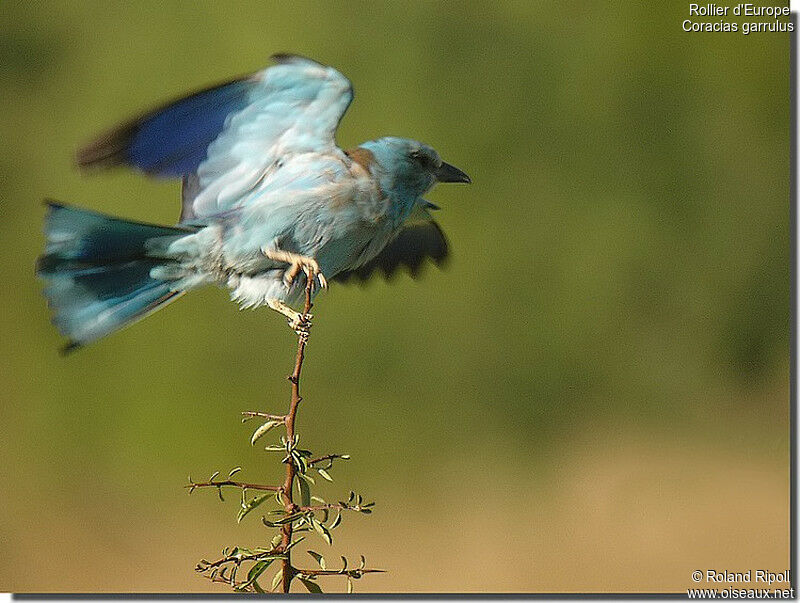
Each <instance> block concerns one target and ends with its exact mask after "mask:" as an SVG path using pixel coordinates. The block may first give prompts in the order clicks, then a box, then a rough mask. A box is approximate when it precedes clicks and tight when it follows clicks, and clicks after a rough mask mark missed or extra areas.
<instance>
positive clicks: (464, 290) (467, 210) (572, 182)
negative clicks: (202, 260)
mask: <svg viewBox="0 0 800 603" xmlns="http://www.w3.org/2000/svg"><path fill="white" fill-rule="evenodd" d="M687 10H688V9H687V4H686V3H683V2H667V3H660V4H658V5H656V4H654V3H650V4H644V5H639V4H638V3H622V2H618V3H598V4H596V5H595V4H591V5H590V4H585V3H561V2H548V3H543V2H542V3H536V2H524V1H518V2H509V1H501V2H492V3H476V2H471V3H438V2H437V3H434V2H412V3H368V2H337V3H327V2H326V3H322V2H313V3H309V2H292V3H285V2H282V3H279V2H191V3H189V2H184V3H181V2H163V1H161V2H151V1H146V2H144V1H143V2H137V3H105V2H58V3H29V2H19V1H8V0H7V1H5V2H3V3H2V4H1V5H0V23H1V24H2V25H1V26H0V78H2V82H3V84H2V90H3V92H2V94H0V110H1V111H2V118H1V119H0V128H2V130H0V133H1V134H2V140H3V141H4V144H3V145H2V147H0V207H2V218H3V221H2V232H3V234H2V236H1V237H0V253H2V256H3V258H4V261H3V262H0V276H2V279H3V283H4V285H3V287H2V289H1V290H0V303H1V304H2V308H3V312H2V317H1V318H0V329H2V330H1V331H0V333H1V334H2V338H3V341H4V342H5V345H3V346H2V347H1V348H0V363H2V366H3V370H2V372H0V392H2V393H0V396H2V404H0V424H1V425H2V430H3V433H2V438H0V455H2V459H3V462H2V464H0V481H2V484H3V486H2V488H0V505H1V506H2V508H3V509H4V511H3V513H2V514H0V556H1V557H2V559H3V563H2V564H0V587H2V589H4V590H13V591H74V590H78V591H94V590H99V591H210V592H225V590H224V588H223V587H221V586H219V585H212V584H210V583H208V582H206V581H205V580H203V579H202V578H199V577H197V576H195V575H194V573H193V571H192V568H193V566H194V563H195V562H196V561H197V560H199V559H200V558H201V557H206V558H209V559H210V558H213V557H214V556H215V555H217V554H218V553H219V551H220V549H221V548H222V547H223V546H226V545H233V544H241V545H245V546H248V545H253V546H255V545H259V544H265V543H266V542H268V539H267V531H266V530H265V529H264V528H263V526H261V525H260V523H259V522H258V518H257V517H250V518H248V519H247V520H245V521H244V522H243V523H242V524H240V525H237V524H236V522H235V513H236V509H237V506H238V501H237V500H236V496H235V494H234V493H231V495H230V496H229V497H228V498H229V499H230V500H229V501H228V502H227V503H226V504H222V503H220V502H218V501H217V499H216V497H215V495H214V493H213V492H197V493H195V495H193V496H192V497H188V496H187V495H186V492H185V491H184V490H183V489H182V485H183V484H184V483H185V482H186V476H187V474H191V475H192V476H193V477H195V478H197V479H200V478H204V477H206V476H207V475H209V474H211V473H212V472H213V471H214V470H217V469H219V470H222V471H227V470H228V469H230V468H231V467H233V466H236V465H241V466H243V467H244V472H243V473H242V476H243V477H246V478H248V479H250V480H252V481H267V482H269V481H270V480H272V479H273V478H274V476H275V475H276V474H277V473H278V472H280V471H282V469H281V468H280V467H278V466H277V463H276V462H275V458H274V457H271V456H267V455H266V453H263V452H260V449H259V448H258V447H256V448H251V447H250V445H249V442H248V438H249V434H250V432H251V428H250V425H249V424H248V425H246V426H243V425H242V424H241V423H240V422H239V412H240V411H242V410H256V409H257V410H263V411H271V412H280V411H282V410H283V409H284V408H285V406H286V403H287V401H288V385H287V383H286V381H285V379H284V377H285V375H287V374H288V372H289V371H290V368H291V363H292V360H293V349H294V339H293V337H292V336H291V333H290V332H289V330H288V329H287V328H286V327H285V325H284V322H283V320H282V319H280V318H279V317H277V316H276V315H275V314H274V313H272V312H270V311H268V310H260V311H245V312H240V311H239V310H238V309H237V307H236V306H235V305H234V304H232V303H230V302H229V301H228V299H227V295H226V293H225V292H223V291H219V290H207V291H203V292H201V293H198V294H192V295H191V296H188V297H187V298H186V299H184V300H182V301H181V302H180V303H178V304H175V305H173V306H170V307H169V308H167V309H166V310H164V311H163V312H160V313H158V314H156V315H154V316H152V317H150V318H148V319H147V320H146V321H144V322H142V323H140V324H137V325H135V326H134V327H132V328H130V329H127V330H125V331H123V332H121V333H119V334H116V335H114V336H113V337H111V338H109V339H107V340H104V341H101V342H99V343H97V344H96V345H92V346H90V347H88V348H87V349H85V350H82V351H80V352H78V353H76V354H74V355H72V356H70V357H67V358H62V357H60V356H59V355H58V354H57V349H58V347H59V345H60V343H61V341H60V338H59V336H58V334H57V333H56V331H55V329H54V328H53V327H51V326H50V325H49V323H48V312H47V308H46V306H45V303H44V300H43V299H42V297H41V296H40V289H41V285H40V283H38V282H37V281H36V279H35V278H34V276H33V264H34V260H35V257H36V255H37V254H38V253H39V251H40V250H41V248H42V243H43V239H42V235H41V234H40V233H41V221H42V217H43V214H44V209H43V207H42V204H41V200H42V199H43V198H45V197H55V198H57V199H59V200H64V201H68V202H71V203H76V204H80V205H83V206H86V207H90V208H94V209H98V210H101V211H105V212H108V213H112V214H118V215H122V216H125V217H129V218H134V219H141V220H147V221H153V222H163V223H173V222H174V221H175V220H176V219H177V216H178V206H179V202H178V199H179V186H178V184H176V183H174V182H154V181H149V180H147V179H145V178H142V177H140V176H137V175H135V174H128V173H125V172H123V171H119V172H113V173H110V174H106V175H98V176H84V175H81V174H79V173H78V172H77V170H76V169H75V168H74V166H73V162H72V158H73V153H74V151H75V149H76V148H77V147H78V146H79V145H80V144H82V143H83V142H86V141H87V140H88V139H89V138H91V137H92V136H93V135H95V134H97V133H98V132H99V131H102V130H104V129H105V128H107V127H109V126H112V125H114V124H115V123H117V122H119V121H121V120H123V119H125V118H127V117H129V116H131V115H133V114H135V113H137V112H138V111H140V110H143V109H146V108H148V107H150V106H152V105H154V104H157V103H159V102H161V101H164V100H166V99H170V98H172V97H174V96H177V95H180V94H182V93H184V92H186V91H189V90H193V89H196V88H198V87H202V86H204V85H206V84H209V83H213V82H216V81H220V80H224V79H226V78H228V77H230V76H232V75H236V74H240V73H246V72H249V71H254V70H257V69H260V68H262V67H263V66H264V65H266V64H267V61H268V57H269V55H271V54H272V53H274V52H278V51H292V52H297V53H301V54H305V55H308V56H311V57H314V58H316V59H318V60H320V61H322V62H325V63H328V64H331V65H334V66H336V67H337V68H339V69H340V70H341V71H342V72H343V73H345V74H346V75H347V76H348V77H349V78H350V79H351V80H352V81H353V83H354V86H355V90H356V97H355V101H354V103H353V105H352V106H351V108H350V111H349V112H348V114H347V116H346V117H345V119H344V121H343V123H342V125H341V128H340V130H339V134H338V140H339V142H340V144H341V145H342V146H344V147H349V146H354V145H355V144H357V143H358V142H360V141H363V140H366V139H370V138H374V137H377V136H381V135H387V134H394V135H400V136H409V137H413V138H417V139H421V140H424V141H426V142H428V143H430V144H431V145H433V146H434V147H436V148H437V149H438V150H439V151H440V152H441V154H442V156H443V157H444V158H445V159H447V160H448V161H450V162H452V163H453V164H455V165H457V166H459V167H461V168H463V169H464V170H465V171H466V172H467V173H469V174H470V175H471V176H472V179H473V181H474V184H473V185H472V186H470V187H458V186H441V187H439V188H437V189H436V190H435V191H434V192H433V193H431V194H430V195H429V198H430V199H431V200H432V201H435V202H436V203H437V204H439V205H441V206H442V207H443V210H442V211H441V212H440V213H439V214H438V216H439V220H440V222H441V224H442V226H443V227H444V228H445V230H446V231H447V233H448V235H449V237H450V241H451V245H452V261H451V263H450V265H449V268H448V269H447V270H446V271H443V272H440V271H437V270H435V269H428V270H427V271H426V273H425V274H424V276H423V278H421V279H419V280H417V281H414V280H412V279H410V278H409V277H408V276H405V275H403V276H401V277H400V278H397V279H395V281H394V282H393V283H391V284H386V283H384V282H373V283H371V284H369V285H368V286H366V287H364V288H359V287H345V286H334V287H333V288H332V289H331V290H330V292H329V293H327V294H324V295H322V296H320V298H319V300H318V303H317V306H316V309H315V314H316V316H317V320H316V324H315V330H314V336H313V338H312V343H311V346H310V349H309V353H308V356H307V364H306V367H305V373H304V375H305V381H304V383H303V393H304V396H305V398H306V400H307V402H306V403H304V406H303V407H302V409H301V412H300V419H299V429H300V433H301V434H302V443H304V444H305V445H307V446H310V447H312V448H313V449H314V450H315V451H319V452H320V453H323V452H347V453H349V454H351V455H352V457H353V460H352V461H350V462H349V463H347V464H344V465H340V466H339V469H338V471H336V472H335V473H334V477H335V478H336V482H335V483H334V484H326V485H325V486H324V487H323V488H322V492H321V493H322V494H323V495H324V496H329V497H330V498H334V499H335V498H336V497H341V496H342V495H343V493H344V495H346V492H347V491H348V490H349V489H350V488H351V487H352V488H354V489H356V490H357V491H359V492H363V493H364V494H365V495H366V496H367V497H369V498H371V499H373V498H374V499H375V500H376V501H377V503H378V505H377V507H376V512H375V513H374V514H373V515H371V516H369V517H361V516H359V517H355V518H353V519H351V520H350V521H345V523H344V525H343V526H342V528H340V529H339V530H338V532H339V537H338V539H337V540H336V541H334V548H335V549H336V552H334V551H331V552H328V547H327V545H324V544H321V543H314V544H315V545H316V546H314V547H313V548H316V549H318V550H321V551H322V552H324V553H327V554H328V555H329V556H332V555H336V554H337V552H338V553H344V554H347V555H353V556H355V557H356V558H357V555H358V554H359V553H365V554H366V555H367V558H368V560H369V561H370V562H371V563H372V564H374V565H375V566H377V567H383V568H386V569H389V570H390V572H389V573H387V574H384V575H379V576H370V577H367V578H365V579H364V580H361V581H360V582H359V583H358V584H356V589H357V590H360V591H606V592H608V591H665V590H673V591H677V590H680V589H683V588H686V587H687V586H690V585H691V582H690V580H689V575H690V572H691V571H692V570H694V569H698V568H699V569H705V568H712V567H716V568H717V569H728V570H730V571H743V570H746V569H751V568H752V569H756V568H765V569H771V570H776V571H779V570H783V569H786V567H787V566H788V553H789V536H788V534H789V531H788V520H789V500H788V495H789V421H788V412H789V402H788V383H789V379H788V367H789V340H788V329H789V317H790V314H789V165H790V164H789V123H790V122H789V118H790V112H789V76H788V74H789V39H788V36H787V34H769V33H760V34H752V35H749V36H744V35H742V34H740V33H739V34H720V33H717V34H697V33H686V32H684V31H682V30H681V26H680V24H681V21H682V20H683V19H685V18H687V16H688V15H687ZM333 558H336V557H335V556H334V557H333ZM309 561H310V558H309ZM329 588H330V590H341V589H343V588H344V585H343V584H339V583H337V582H336V581H333V582H331V583H330V585H329Z"/></svg>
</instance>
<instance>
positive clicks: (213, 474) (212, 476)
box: [208, 471, 219, 482]
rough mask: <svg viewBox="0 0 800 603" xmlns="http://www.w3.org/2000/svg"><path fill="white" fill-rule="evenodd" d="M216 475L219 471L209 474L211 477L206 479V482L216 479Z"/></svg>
mask: <svg viewBox="0 0 800 603" xmlns="http://www.w3.org/2000/svg"><path fill="white" fill-rule="evenodd" d="M218 475H219V471H215V472H214V473H212V474H211V477H209V478H208V481H210V482H213V481H214V478H215V477H217V476H218Z"/></svg>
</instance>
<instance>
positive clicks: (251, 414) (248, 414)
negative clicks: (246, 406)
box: [242, 410, 286, 423]
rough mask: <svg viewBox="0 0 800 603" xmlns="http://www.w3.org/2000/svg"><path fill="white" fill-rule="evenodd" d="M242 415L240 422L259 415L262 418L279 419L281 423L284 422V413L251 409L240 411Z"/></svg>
mask: <svg viewBox="0 0 800 603" xmlns="http://www.w3.org/2000/svg"><path fill="white" fill-rule="evenodd" d="M242 414H243V415H244V417H245V418H244V419H242V422H244V421H247V420H248V419H252V418H253V417H260V418H262V419H270V420H271V421H280V422H281V423H284V422H286V415H271V414H269V413H268V412H256V411H253V410H246V411H244V412H242Z"/></svg>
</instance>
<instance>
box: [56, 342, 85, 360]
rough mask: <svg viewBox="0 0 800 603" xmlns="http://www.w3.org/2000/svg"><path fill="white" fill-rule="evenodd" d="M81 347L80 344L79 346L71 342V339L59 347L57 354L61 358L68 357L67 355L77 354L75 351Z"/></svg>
mask: <svg viewBox="0 0 800 603" xmlns="http://www.w3.org/2000/svg"><path fill="white" fill-rule="evenodd" d="M81 347H82V346H81V344H80V343H78V342H77V341H73V340H72V339H70V340H69V341H68V342H67V343H65V344H64V345H63V346H61V347H60V348H59V350H58V353H59V354H60V355H61V356H69V355H70V354H72V353H73V352H77V351H78V350H79V349H80V348H81Z"/></svg>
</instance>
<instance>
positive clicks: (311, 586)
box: [300, 578, 322, 595]
mask: <svg viewBox="0 0 800 603" xmlns="http://www.w3.org/2000/svg"><path fill="white" fill-rule="evenodd" d="M300 582H302V583H303V586H305V587H306V588H307V589H308V592H310V593H313V594H315V595H321V594H322V589H321V588H320V587H319V584H317V583H316V582H312V581H311V580H306V579H305V578H300Z"/></svg>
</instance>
